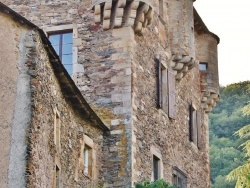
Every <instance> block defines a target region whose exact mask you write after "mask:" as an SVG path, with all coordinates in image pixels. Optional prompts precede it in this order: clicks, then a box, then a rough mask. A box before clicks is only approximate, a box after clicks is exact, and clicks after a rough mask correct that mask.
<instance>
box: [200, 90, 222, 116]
mask: <svg viewBox="0 0 250 188" xmlns="http://www.w3.org/2000/svg"><path fill="white" fill-rule="evenodd" d="M219 98H220V97H219V94H218V93H216V92H214V91H203V92H202V99H201V106H202V108H203V110H204V111H205V112H206V113H209V112H211V110H212V109H213V108H214V107H215V106H216V103H217V102H218V101H219Z"/></svg>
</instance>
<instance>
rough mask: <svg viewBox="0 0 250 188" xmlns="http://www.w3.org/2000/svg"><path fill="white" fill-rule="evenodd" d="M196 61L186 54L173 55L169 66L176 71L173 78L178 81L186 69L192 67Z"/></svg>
mask: <svg viewBox="0 0 250 188" xmlns="http://www.w3.org/2000/svg"><path fill="white" fill-rule="evenodd" d="M196 63H198V61H197V60H195V59H194V58H193V57H190V56H186V55H173V56H172V61H171V64H170V66H171V67H172V69H173V70H174V71H176V76H175V79H176V80H177V81H180V80H181V79H182V78H183V77H184V75H185V74H186V73H187V72H188V70H190V69H192V68H193V67H194V65H195V64H196Z"/></svg>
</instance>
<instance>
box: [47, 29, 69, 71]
mask: <svg viewBox="0 0 250 188" xmlns="http://www.w3.org/2000/svg"><path fill="white" fill-rule="evenodd" d="M49 40H50V42H51V44H52V46H53V48H54V49H55V51H56V53H57V55H58V56H59V58H60V60H61V62H62V64H63V65H64V67H65V69H66V70H67V72H68V73H69V74H70V75H72V72H73V33H72V32H64V33H55V34H49Z"/></svg>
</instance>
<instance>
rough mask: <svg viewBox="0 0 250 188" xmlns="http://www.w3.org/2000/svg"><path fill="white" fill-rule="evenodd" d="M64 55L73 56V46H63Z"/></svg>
mask: <svg viewBox="0 0 250 188" xmlns="http://www.w3.org/2000/svg"><path fill="white" fill-rule="evenodd" d="M62 54H63V55H66V54H72V44H65V45H63V49H62Z"/></svg>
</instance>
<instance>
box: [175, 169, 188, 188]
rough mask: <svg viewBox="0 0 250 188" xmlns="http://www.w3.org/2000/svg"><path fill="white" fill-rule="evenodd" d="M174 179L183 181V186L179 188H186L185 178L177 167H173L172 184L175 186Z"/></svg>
mask: <svg viewBox="0 0 250 188" xmlns="http://www.w3.org/2000/svg"><path fill="white" fill-rule="evenodd" d="M175 178H180V179H181V180H182V181H183V184H184V185H183V186H182V187H180V188H186V187H187V176H186V174H185V173H184V172H182V170H180V169H179V168H178V167H177V166H173V184H174V185H175Z"/></svg>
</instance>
